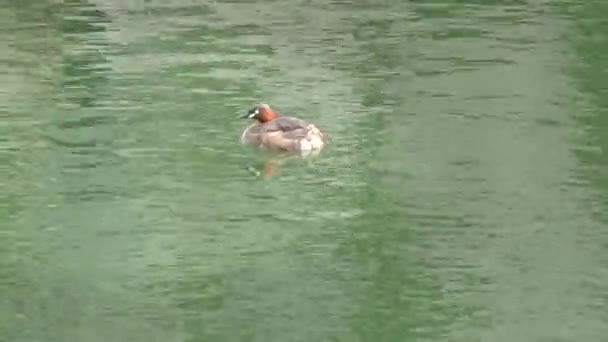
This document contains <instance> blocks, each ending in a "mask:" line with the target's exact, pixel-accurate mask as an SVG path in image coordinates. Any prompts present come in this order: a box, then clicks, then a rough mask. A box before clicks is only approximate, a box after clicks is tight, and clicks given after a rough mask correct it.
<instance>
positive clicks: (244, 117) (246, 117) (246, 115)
mask: <svg viewBox="0 0 608 342" xmlns="http://www.w3.org/2000/svg"><path fill="white" fill-rule="evenodd" d="M250 115H251V114H249V113H245V115H243V116H241V119H251V118H250Z"/></svg>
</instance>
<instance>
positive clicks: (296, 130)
mask: <svg viewBox="0 0 608 342" xmlns="http://www.w3.org/2000/svg"><path fill="white" fill-rule="evenodd" d="M241 118H242V119H253V120H255V122H254V123H253V124H251V125H250V126H249V127H247V128H246V129H245V131H243V134H242V135H241V141H242V142H243V143H246V144H251V145H256V146H258V147H260V148H264V149H268V150H276V151H288V152H301V153H306V154H308V153H310V152H314V151H317V152H318V151H320V150H321V149H322V148H323V146H325V144H326V143H327V139H326V137H325V135H324V134H323V133H322V132H321V130H319V128H317V126H315V125H314V124H312V123H308V122H306V121H304V120H302V119H299V118H294V117H288V116H280V115H278V114H277V113H276V112H275V111H274V110H272V108H270V106H269V105H267V104H265V103H262V104H259V105H256V106H255V107H253V108H251V109H250V110H249V111H248V112H247V113H246V114H245V115H243V116H242V117H241Z"/></svg>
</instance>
